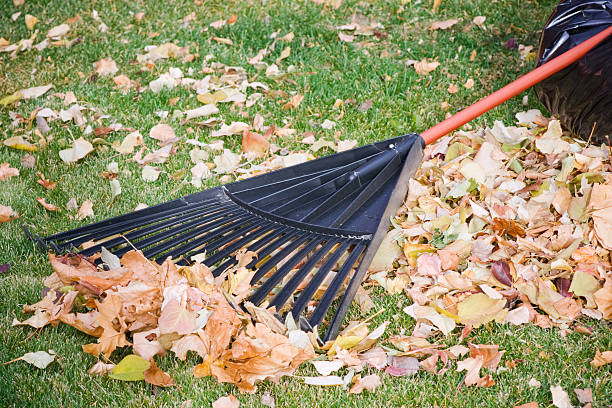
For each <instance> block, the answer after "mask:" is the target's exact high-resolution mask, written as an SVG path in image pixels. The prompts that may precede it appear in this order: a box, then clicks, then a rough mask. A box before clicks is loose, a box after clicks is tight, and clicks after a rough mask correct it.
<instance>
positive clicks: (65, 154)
mask: <svg viewBox="0 0 612 408" xmlns="http://www.w3.org/2000/svg"><path fill="white" fill-rule="evenodd" d="M93 151H94V147H93V145H92V144H91V143H89V142H88V141H87V140H85V139H83V138H82V137H81V138H79V139H77V140H75V141H74V142H73V143H72V147H71V148H69V149H64V150H60V152H59V156H60V158H61V159H62V160H63V161H64V163H68V164H70V163H74V162H76V161H78V160H81V159H82V158H83V157H85V156H87V155H88V154H89V153H91V152H93Z"/></svg>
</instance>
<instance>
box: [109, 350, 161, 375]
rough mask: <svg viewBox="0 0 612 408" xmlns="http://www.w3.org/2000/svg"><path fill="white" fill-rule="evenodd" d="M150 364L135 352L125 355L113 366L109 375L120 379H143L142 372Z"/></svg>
mask: <svg viewBox="0 0 612 408" xmlns="http://www.w3.org/2000/svg"><path fill="white" fill-rule="evenodd" d="M150 366H151V363H149V362H148V361H147V360H145V359H144V358H142V357H140V356H137V355H136V354H130V355H128V356H125V358H124V359H123V360H121V362H119V364H117V365H116V366H115V367H114V368H113V370H112V371H111V374H110V375H109V377H110V378H114V379H115V380H121V381H140V380H144V372H145V370H147V369H148V368H149V367H150Z"/></svg>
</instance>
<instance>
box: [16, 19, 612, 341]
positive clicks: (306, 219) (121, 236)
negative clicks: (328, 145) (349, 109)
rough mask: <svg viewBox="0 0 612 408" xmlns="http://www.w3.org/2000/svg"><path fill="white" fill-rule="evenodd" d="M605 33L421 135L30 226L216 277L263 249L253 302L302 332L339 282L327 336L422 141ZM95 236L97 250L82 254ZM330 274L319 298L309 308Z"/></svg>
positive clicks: (57, 238) (560, 64)
mask: <svg viewBox="0 0 612 408" xmlns="http://www.w3.org/2000/svg"><path fill="white" fill-rule="evenodd" d="M610 34H612V27H608V28H607V29H605V30H603V31H601V32H600V33H598V34H596V35H594V36H593V37H591V38H590V39H588V40H586V41H584V42H583V43H581V44H579V45H577V46H575V47H574V48H572V49H570V50H568V51H566V52H565V53H563V54H562V55H560V56H558V57H556V58H554V59H552V60H550V61H549V62H547V63H545V64H543V65H542V66H540V67H538V68H536V69H534V70H533V71H531V72H530V73H528V74H526V75H524V76H522V77H520V78H519V79H517V80H515V81H514V82H512V83H510V84H508V85H506V86H505V87H503V88H502V89H500V90H498V91H496V92H494V93H492V94H491V95H489V96H487V97H485V98H483V99H481V100H480V101H478V102H476V103H475V104H473V105H471V106H470V107H468V108H466V109H464V110H462V111H461V112H459V113H457V114H455V115H453V116H451V117H450V118H448V119H446V120H444V121H442V122H441V123H439V124H437V125H436V126H434V127H432V128H430V129H428V130H426V131H425V132H423V133H422V134H421V135H420V136H419V135H417V134H409V135H406V136H400V137H397V138H394V139H389V140H386V141H383V142H377V143H373V144H370V145H367V146H363V147H359V148H356V149H352V150H349V151H346V152H342V153H337V154H334V155H331V156H328V157H324V158H321V159H317V160H313V161H311V162H307V163H303V164H300V165H296V166H293V167H288V168H285V169H282V170H278V171H274V172H270V173H267V174H263V175H260V176H257V177H253V178H250V179H247V180H243V181H239V182H236V183H232V184H228V185H226V186H221V187H216V188H212V189H209V190H206V191H202V192H200V193H196V194H193V195H190V196H187V197H183V198H180V199H178V200H174V201H170V202H168V203H165V204H159V205H156V206H154V207H150V208H147V209H144V210H140V211H136V212H133V213H131V214H126V215H122V216H120V217H115V218H110V219H108V220H105V221H100V222H98V223H95V224H91V225H87V226H84V227H81V228H77V229H73V230H71V231H67V232H62V233H59V234H55V235H51V236H49V237H46V238H41V237H39V236H38V235H33V234H31V233H30V232H29V231H28V230H27V228H26V227H25V226H24V230H25V231H26V234H28V236H30V237H31V238H32V239H34V240H36V241H38V242H39V244H41V245H42V246H43V247H44V248H49V247H51V248H53V249H54V250H55V251H56V252H66V251H73V252H77V253H80V254H83V255H86V256H89V255H93V254H94V253H96V252H98V251H100V250H101V249H102V247H105V248H106V249H108V250H110V251H111V252H113V253H114V254H115V255H117V256H121V255H123V254H125V253H126V252H127V251H129V250H130V249H131V248H132V247H131V246H130V245H129V244H128V242H127V241H128V240H129V242H131V243H133V244H134V245H135V246H136V247H137V248H138V249H140V250H142V251H143V253H144V255H145V256H146V257H148V258H155V259H156V260H157V261H160V262H161V261H163V260H164V259H166V258H167V257H168V256H171V257H172V258H173V259H181V261H179V263H180V262H185V260H186V259H189V257H190V256H192V255H194V254H201V253H205V255H206V257H205V259H204V263H205V264H206V265H207V266H209V267H211V268H212V270H213V274H214V275H215V276H219V275H220V274H221V273H223V271H225V270H226V269H227V268H228V267H230V266H232V265H234V264H236V262H237V260H236V258H235V255H236V254H237V253H238V251H239V250H241V249H243V248H246V249H247V250H249V251H253V252H256V253H257V258H256V259H255V260H253V261H252V262H251V263H250V264H249V265H247V268H251V269H254V270H255V275H254V276H253V279H252V281H251V284H252V285H253V291H252V293H251V294H250V296H249V298H248V299H247V300H249V301H251V302H252V303H254V304H256V305H261V304H262V303H264V302H266V304H267V305H269V306H276V310H289V311H288V313H291V314H292V315H293V317H294V319H295V320H296V321H297V320H299V321H300V322H302V323H303V324H304V325H305V326H306V327H305V328H308V329H310V328H312V327H314V326H317V325H319V324H320V323H322V322H323V319H324V318H325V316H326V315H327V314H328V313H329V312H330V307H331V306H332V304H333V302H334V299H335V298H336V296H337V295H338V294H339V293H340V292H341V291H342V290H343V289H344V293H343V295H342V297H341V299H340V301H339V303H338V304H337V306H336V311H335V312H334V313H333V317H331V320H330V321H329V325H328V329H327V332H326V334H325V336H324V340H329V339H332V338H333V337H335V335H336V334H337V332H338V329H339V328H340V325H341V324H342V320H343V319H344V316H345V315H346V312H347V311H348V308H349V306H350V304H351V301H352V300H353V297H354V296H355V293H356V291H357V288H358V287H359V284H360V283H361V281H362V279H363V277H364V275H365V272H366V270H367V268H368V267H369V265H370V262H371V261H372V258H373V257H374V254H375V253H376V250H377V249H378V247H379V245H380V243H381V241H382V239H383V238H384V236H385V234H386V232H387V230H388V228H389V223H390V217H391V216H392V215H393V213H394V212H395V211H396V209H397V208H398V207H399V206H400V204H401V202H402V200H403V199H404V196H405V195H406V192H407V190H408V178H409V177H410V176H411V175H412V174H414V173H415V172H416V170H417V168H418V166H419V164H420V161H421V158H422V156H423V148H424V147H425V145H426V144H429V143H431V142H433V141H435V140H437V139H438V138H440V137H442V136H443V135H445V134H447V133H450V132H452V131H453V130H455V129H457V128H459V127H460V126H461V125H463V124H465V123H467V122H469V121H471V120H472V119H474V118H476V117H478V116H480V115H481V114H483V113H484V112H487V111H488V110H490V109H493V108H494V107H495V106H497V105H499V104H501V103H502V102H505V101H506V100H508V99H510V98H511V97H513V96H515V95H518V94H519V93H520V92H522V91H524V90H526V89H528V88H529V87H531V86H533V85H534V84H536V83H538V82H539V81H542V80H543V79H545V78H547V77H549V76H550V75H552V74H554V73H556V72H558V71H560V70H562V69H563V68H565V67H567V66H569V65H570V64H572V63H574V62H575V61H577V60H578V59H580V58H582V57H583V56H584V55H585V54H586V53H587V52H588V51H589V50H591V49H592V48H594V47H595V46H597V45H598V44H599V43H600V42H601V41H603V40H604V39H606V38H607V37H608V36H609V35H610ZM126 238H127V240H126ZM89 241H93V242H94V245H93V246H90V247H88V248H87V249H82V250H79V246H80V245H81V244H83V243H85V242H89ZM324 281H327V287H326V288H325V292H324V294H323V296H322V297H321V299H320V300H319V302H318V303H317V304H316V306H314V307H312V308H311V307H309V306H311V305H309V303H310V301H311V300H312V298H313V296H314V295H315V293H316V292H317V290H318V289H319V288H320V287H321V285H322V284H323V283H324ZM311 309H312V310H311ZM299 316H302V317H303V319H301V318H300V319H298V317H299Z"/></svg>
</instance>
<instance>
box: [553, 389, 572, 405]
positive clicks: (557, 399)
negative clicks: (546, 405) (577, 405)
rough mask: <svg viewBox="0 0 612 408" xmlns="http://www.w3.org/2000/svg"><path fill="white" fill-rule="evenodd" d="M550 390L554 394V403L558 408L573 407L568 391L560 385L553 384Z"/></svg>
mask: <svg viewBox="0 0 612 408" xmlns="http://www.w3.org/2000/svg"><path fill="white" fill-rule="evenodd" d="M550 392H551V394H552V400H553V405H554V406H555V407H557V408H572V403H571V401H570V399H569V395H567V392H565V390H564V389H563V388H562V387H561V386H560V385H557V386H554V387H553V386H551V387H550Z"/></svg>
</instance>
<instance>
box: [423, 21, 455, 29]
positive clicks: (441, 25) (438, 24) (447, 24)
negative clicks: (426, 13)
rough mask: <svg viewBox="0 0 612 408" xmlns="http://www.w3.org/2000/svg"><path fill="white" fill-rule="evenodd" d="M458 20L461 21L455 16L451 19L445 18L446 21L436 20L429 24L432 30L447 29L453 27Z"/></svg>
mask: <svg viewBox="0 0 612 408" xmlns="http://www.w3.org/2000/svg"><path fill="white" fill-rule="evenodd" d="M458 22H459V20H457V19H455V18H451V19H449V20H444V21H435V22H433V23H431V25H430V26H429V29H430V30H446V29H448V28H451V27H452V26H454V25H455V24H457V23H458Z"/></svg>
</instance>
